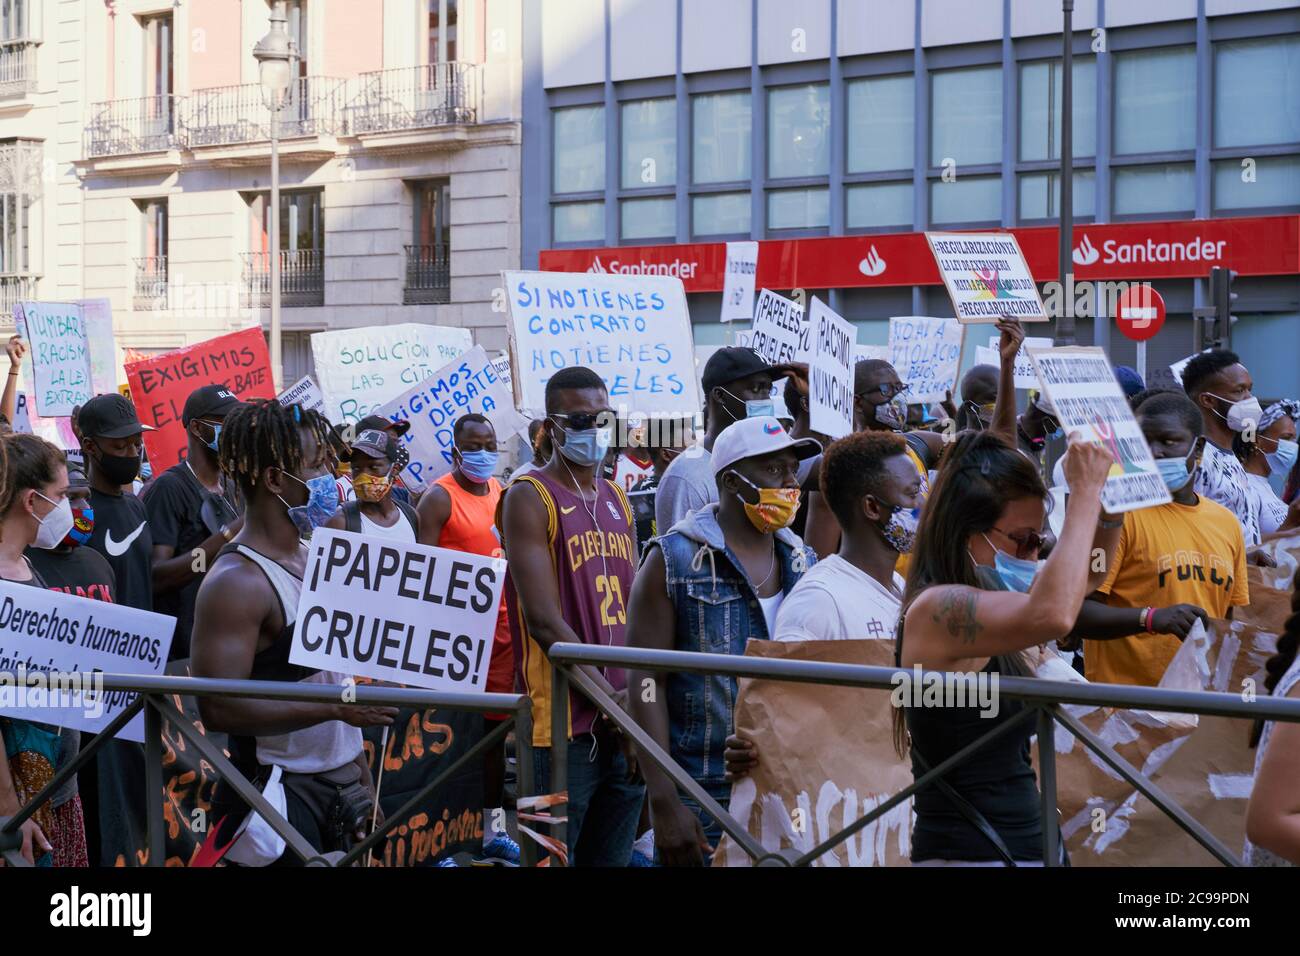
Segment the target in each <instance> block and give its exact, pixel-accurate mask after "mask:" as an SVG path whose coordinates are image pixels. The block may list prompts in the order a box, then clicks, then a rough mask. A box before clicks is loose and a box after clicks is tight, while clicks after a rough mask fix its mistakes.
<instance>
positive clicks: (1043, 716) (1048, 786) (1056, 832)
mask: <svg viewBox="0 0 1300 956" xmlns="http://www.w3.org/2000/svg"><path fill="white" fill-rule="evenodd" d="M1038 786H1039V789H1040V793H1039V799H1040V800H1042V805H1043V866H1060V864H1061V846H1060V835H1061V826H1060V821H1059V816H1060V814H1059V812H1058V811H1057V809H1056V721H1055V720H1054V719H1053V717H1052V709H1051V708H1050V707H1047V706H1043V707H1039V708H1038Z"/></svg>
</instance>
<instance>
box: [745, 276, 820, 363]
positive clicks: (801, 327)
mask: <svg viewBox="0 0 1300 956" xmlns="http://www.w3.org/2000/svg"><path fill="white" fill-rule="evenodd" d="M746 344H747V345H748V346H749V347H750V348H751V349H753V350H754V351H755V352H757V353H758V354H759V355H761V356H762V357H763V358H764V359H765V360H766V361H767V363H768V364H769V365H784V364H786V363H787V362H807V361H808V358H809V356H810V355H812V332H811V331H810V329H809V325H808V322H807V320H806V319H805V318H804V312H803V307H802V306H800V305H798V304H797V303H794V302H791V301H790V300H789V299H787V298H785V296H780V295H777V294H776V293H775V292H771V291H769V290H768V289H764V290H763V291H762V292H761V293H759V296H758V303H757V304H756V305H755V306H754V325H753V328H752V330H751V332H750V336H749V341H748V342H747V343H746Z"/></svg>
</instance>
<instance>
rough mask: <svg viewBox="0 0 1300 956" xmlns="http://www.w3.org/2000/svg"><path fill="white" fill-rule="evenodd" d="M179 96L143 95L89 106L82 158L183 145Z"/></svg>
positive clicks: (153, 150) (181, 105)
mask: <svg viewBox="0 0 1300 956" xmlns="http://www.w3.org/2000/svg"><path fill="white" fill-rule="evenodd" d="M184 102H185V98H184V97H181V96H171V95H168V96H146V97H142V98H141V99H138V100H111V101H109V102H107V103H95V104H92V105H91V108H90V114H91V120H90V123H89V124H87V126H86V157H87V158H88V159H97V158H100V157H103V156H126V155H130V154H133V153H156V152H161V151H162V150H166V149H174V148H175V147H177V146H182V145H184V140H183V138H182V136H181V132H182V131H181V125H180V111H181V108H182V107H183V105H184Z"/></svg>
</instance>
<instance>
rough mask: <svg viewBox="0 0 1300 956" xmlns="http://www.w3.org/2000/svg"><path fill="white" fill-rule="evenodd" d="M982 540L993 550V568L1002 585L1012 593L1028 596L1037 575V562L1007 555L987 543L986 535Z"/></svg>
mask: <svg viewBox="0 0 1300 956" xmlns="http://www.w3.org/2000/svg"><path fill="white" fill-rule="evenodd" d="M984 540H985V541H988V542H989V547H990V548H992V549H993V567H994V569H995V570H996V571H997V572H998V577H1000V578H1001V579H1002V583H1003V584H1005V585H1006V586H1007V588H1008V589H1010V590H1012V591H1019V592H1020V593H1021V594H1028V593H1029V589H1030V588H1031V587H1032V586H1033V584H1034V578H1035V577H1037V575H1038V562H1037V561H1030V560H1029V559H1028V558H1017V557H1014V556H1012V555H1010V554H1007V553H1006V552H1005V551H1002V550H1001V549H999V548H998V547H997V546H996V545H995V544H994V543H993V542H992V541H989V536H988V535H984Z"/></svg>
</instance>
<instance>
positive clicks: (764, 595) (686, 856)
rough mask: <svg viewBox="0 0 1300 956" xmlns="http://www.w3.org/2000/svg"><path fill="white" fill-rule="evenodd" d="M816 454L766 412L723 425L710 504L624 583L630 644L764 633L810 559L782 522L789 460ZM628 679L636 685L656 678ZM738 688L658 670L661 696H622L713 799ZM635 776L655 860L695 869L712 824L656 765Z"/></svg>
mask: <svg viewBox="0 0 1300 956" xmlns="http://www.w3.org/2000/svg"><path fill="white" fill-rule="evenodd" d="M820 451H821V445H819V444H818V443H817V442H816V441H814V440H813V439H811V438H804V439H798V440H796V439H794V438H792V437H791V436H790V435H789V434H788V433H787V432H786V430H785V429H784V428H782V427H781V423H780V422H778V421H777V420H776V419H775V418H774V417H772V416H770V415H769V416H762V417H756V418H747V419H744V420H743V421H738V422H735V423H734V424H732V425H729V426H727V428H725V429H723V431H722V433H721V434H720V435H719V436H718V440H717V441H716V442H714V444H713V452H712V456H711V461H712V466H713V471H714V480H715V481H716V482H717V485H718V493H719V497H718V502H717V503H715V504H709V505H706V506H704V507H703V508H700V509H699V510H698V511H693V512H691V513H689V514H688V515H686V517H685V518H683V519H682V520H681V521H679V522H678V523H677V524H676V525H674V526H673V527H672V528H671V529H669V530H668V531H667V532H666V533H664V534H663V535H662V536H660V537H659V538H656V539H655V541H654V542H652V543H651V545H650V548H649V550H648V551H647V552H646V557H645V561H644V562H643V564H642V565H641V570H640V573H639V574H638V575H637V580H636V584H635V585H634V586H633V588H632V600H631V604H630V605H629V608H628V613H629V619H628V620H629V627H628V645H629V646H631V647H645V648H652V649H656V650H677V651H697V652H701V653H715V654H734V655H741V654H744V653H745V645H746V644H747V643H749V641H750V640H767V639H769V638H770V637H771V635H772V633H773V627H774V625H775V623H776V620H777V614H778V612H779V610H780V607H781V604H782V602H783V601H784V600H785V599H786V597H787V595H789V594H790V593H791V591H792V590H793V589H794V588H795V586H796V584H797V582H798V581H799V579H800V577H801V576H802V575H803V573H804V571H805V569H807V568H808V567H810V566H811V565H812V564H813V563H814V562H816V560H817V558H816V556H815V555H814V554H813V553H812V551H811V550H809V549H808V548H806V547H805V546H804V544H803V542H802V541H800V540H799V539H798V538H797V537H796V536H795V535H794V534H793V533H791V532H790V531H789V530H788V529H789V526H790V524H791V522H793V521H794V515H795V512H796V511H797V510H798V507H799V480H798V474H799V462H800V461H804V460H807V459H809V458H811V457H813V456H814V455H816V454H818V453H819V452H820ZM667 622H672V626H671V627H667V626H665V624H666V623H667ZM628 676H629V679H630V683H631V686H633V687H642V688H644V687H647V686H649V687H653V686H656V684H657V683H658V682H660V681H662V680H663V679H664V678H663V676H662V675H659V674H654V673H651V672H648V671H645V672H642V671H636V670H634V671H632V672H631V673H630V674H629V675H628ZM647 681H648V682H649V683H646V682H647ZM737 686H738V685H737V680H736V678H734V677H728V676H725V675H702V674H669V675H668V676H667V687H666V689H665V692H663V693H655V694H651V695H649V699H648V700H647V698H646V695H644V694H637V695H634V696H633V697H631V698H630V703H631V709H632V715H633V716H634V717H635V718H636V719H637V722H638V723H639V724H640V725H641V726H642V727H643V728H645V730H646V731H647V732H648V733H649V734H650V736H652V737H653V738H654V739H655V742H656V743H658V744H659V746H660V747H662V748H663V749H664V750H667V751H668V752H669V753H670V754H672V757H673V759H674V760H675V761H676V762H677V763H678V764H680V765H681V766H682V767H684V768H685V769H686V771H687V772H688V773H690V775H691V776H692V777H693V778H695V780H696V782H698V783H699V784H700V785H701V786H702V787H703V788H704V789H705V791H706V792H708V794H709V795H710V796H711V797H713V798H714V799H715V800H717V801H718V802H719V803H720V804H722V806H723V807H726V805H727V802H728V800H729V799H730V796H731V785H730V783H729V782H728V781H727V778H726V769H725V767H724V763H723V750H724V749H725V744H726V739H727V736H728V735H729V734H730V733H731V731H732V728H733V723H732V704H733V702H734V701H735V699H736V692H737ZM642 772H643V773H644V774H645V778H646V788H647V793H648V794H649V798H650V817H651V821H652V823H653V825H654V832H655V846H656V849H657V850H658V853H659V857H660V860H661V862H662V863H663V864H664V865H666V866H699V865H700V864H701V863H703V862H704V860H705V858H706V857H707V856H708V855H709V854H711V853H712V851H713V848H714V847H715V846H716V845H717V841H718V838H719V837H720V836H721V835H722V828H721V827H720V826H719V825H718V823H717V821H716V820H714V819H713V818H712V817H711V816H710V815H709V814H707V813H705V812H704V810H703V809H702V808H701V807H700V806H699V805H698V804H696V803H695V802H694V801H693V800H691V799H690V798H688V797H683V796H681V795H679V794H678V792H677V787H676V785H675V784H674V783H673V781H672V778H670V777H669V776H668V775H667V774H665V773H664V772H663V771H662V770H660V769H659V768H658V767H655V766H653V765H649V764H647V765H645V766H643V768H642Z"/></svg>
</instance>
